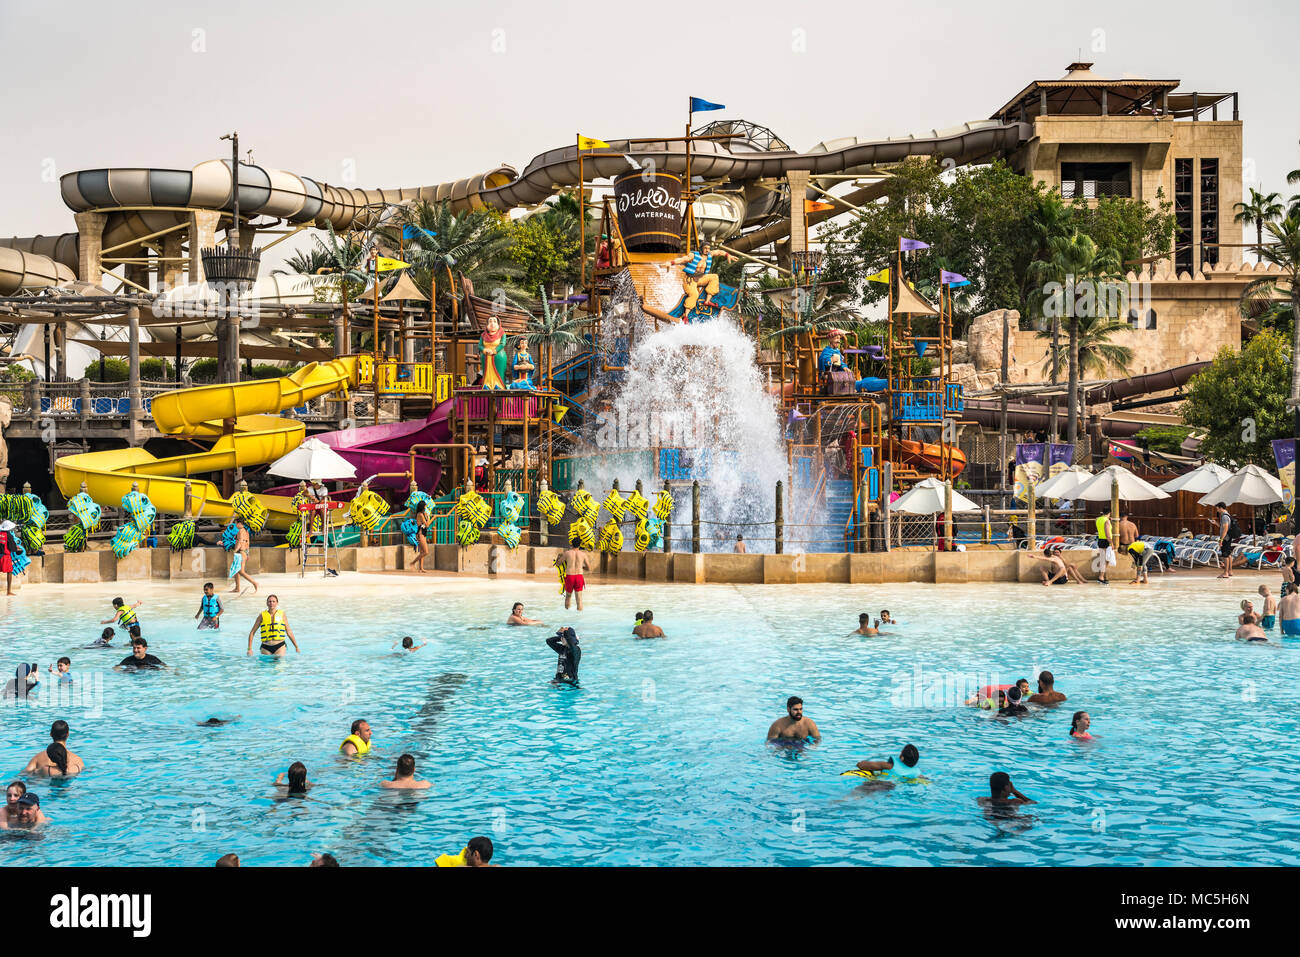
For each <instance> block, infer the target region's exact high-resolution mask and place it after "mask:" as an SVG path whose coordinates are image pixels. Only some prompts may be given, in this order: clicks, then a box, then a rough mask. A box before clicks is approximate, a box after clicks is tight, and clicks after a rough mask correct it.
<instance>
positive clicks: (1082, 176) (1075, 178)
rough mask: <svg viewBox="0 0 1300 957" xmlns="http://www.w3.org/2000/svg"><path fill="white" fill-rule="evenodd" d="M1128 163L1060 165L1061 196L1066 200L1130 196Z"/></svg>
mask: <svg viewBox="0 0 1300 957" xmlns="http://www.w3.org/2000/svg"><path fill="white" fill-rule="evenodd" d="M1130 179H1131V177H1130V167H1129V164H1128V163H1062V164H1061V195H1062V196H1064V197H1065V198H1066V199H1096V198H1098V197H1101V196H1130V195H1132V191H1131V188H1130V185H1129V182H1130Z"/></svg>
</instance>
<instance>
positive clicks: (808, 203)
mask: <svg viewBox="0 0 1300 957" xmlns="http://www.w3.org/2000/svg"><path fill="white" fill-rule="evenodd" d="M834 208H835V204H834V203H819V202H817V201H816V200H812V199H805V200H804V201H803V211H804V212H805V213H820V212H821V211H822V210H826V209H834Z"/></svg>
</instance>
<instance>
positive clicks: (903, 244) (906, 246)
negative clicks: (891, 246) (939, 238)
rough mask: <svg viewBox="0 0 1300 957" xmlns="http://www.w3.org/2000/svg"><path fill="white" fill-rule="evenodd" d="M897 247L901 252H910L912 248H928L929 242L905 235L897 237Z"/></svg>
mask: <svg viewBox="0 0 1300 957" xmlns="http://www.w3.org/2000/svg"><path fill="white" fill-rule="evenodd" d="M898 248H899V249H900V250H902V251H903V252H910V251H911V250H913V249H929V248H930V244H929V243H923V242H921V240H919V239H908V238H907V237H905V236H899V237H898Z"/></svg>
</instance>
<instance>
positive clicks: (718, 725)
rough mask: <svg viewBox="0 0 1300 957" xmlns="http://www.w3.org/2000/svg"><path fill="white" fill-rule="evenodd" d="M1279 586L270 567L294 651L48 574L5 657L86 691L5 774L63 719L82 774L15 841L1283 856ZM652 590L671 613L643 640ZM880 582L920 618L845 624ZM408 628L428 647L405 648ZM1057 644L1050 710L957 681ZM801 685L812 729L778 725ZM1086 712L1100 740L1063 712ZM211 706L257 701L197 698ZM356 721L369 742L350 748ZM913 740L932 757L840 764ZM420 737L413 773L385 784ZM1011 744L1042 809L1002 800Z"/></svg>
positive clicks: (235, 613)
mask: <svg viewBox="0 0 1300 957" xmlns="http://www.w3.org/2000/svg"><path fill="white" fill-rule="evenodd" d="M1262 580H1264V579H1259V580H1255V579H1250V578H1245V577H1243V578H1241V579H1239V581H1238V583H1237V584H1235V585H1231V586H1229V585H1226V584H1225V583H1221V582H1214V581H1206V580H1203V579H1196V580H1193V579H1174V580H1170V581H1161V582H1159V583H1156V584H1153V585H1152V586H1150V587H1149V588H1147V589H1142V590H1139V589H1136V588H1129V587H1128V586H1127V585H1122V586H1121V585H1114V586H1111V587H1110V588H1109V589H1102V588H1101V587H1099V586H1095V585H1089V586H1080V587H1075V586H1071V587H1070V588H1058V589H1053V590H1051V591H1050V592H1048V591H1047V590H1046V589H1043V588H1041V587H1040V586H1035V585H1007V586H955V587H954V586H933V585H919V584H915V585H912V584H908V585H890V586H871V587H861V586H796V587H767V588H762V587H757V586H754V587H728V586H696V587H690V586H680V587H654V586H635V585H607V586H602V585H599V584H597V585H594V586H593V587H592V589H591V590H590V591H589V593H588V595H589V598H590V604H589V607H588V609H587V610H586V611H585V612H583V613H582V614H581V615H580V616H579V615H578V614H576V613H569V614H567V615H566V614H565V613H564V612H563V610H562V608H561V603H560V600H559V599H558V597H557V596H556V595H555V589H554V587H553V585H552V584H550V583H549V582H545V583H535V582H531V581H530V582H527V583H511V582H502V583H492V584H485V583H478V584H475V585H465V584H461V583H459V582H451V583H449V584H448V583H437V584H434V583H431V582H430V583H418V584H417V583H415V582H414V581H413V580H411V579H403V578H385V579H376V578H373V577H372V578H370V579H368V580H366V581H365V582H360V583H355V584H349V583H348V581H347V580H346V579H345V580H344V581H343V582H342V583H340V584H339V585H336V586H331V587H330V589H329V591H325V590H324V589H322V588H321V587H320V586H319V585H318V586H316V587H315V588H314V590H311V591H307V590H303V589H302V588H301V586H298V585H297V582H296V580H294V582H293V583H289V582H285V583H284V584H283V585H281V584H280V583H276V585H275V587H276V588H277V590H278V591H279V593H280V595H281V597H282V599H283V607H285V609H286V610H287V612H288V614H289V617H290V621H291V623H292V624H293V626H294V630H295V632H296V634H297V635H298V637H299V640H300V642H301V643H302V646H303V654H302V655H300V656H291V657H290V658H289V659H287V660H284V661H281V662H278V663H272V662H269V661H264V660H261V659H258V658H251V659H250V658H246V657H245V656H244V647H245V640H246V636H247V633H248V626H249V625H250V624H251V621H252V618H253V615H254V613H255V612H256V611H257V610H258V608H259V607H260V604H259V603H257V602H256V601H255V600H254V599H252V598H245V599H241V600H239V601H237V602H235V603H233V604H232V605H230V606H229V607H230V609H231V612H230V615H229V616H228V619H229V620H228V624H227V628H226V629H225V630H223V631H222V632H220V633H213V632H209V631H203V632H198V631H195V630H194V623H193V620H192V615H193V613H194V610H195V608H196V606H197V600H198V592H197V590H196V589H192V588H189V587H186V586H170V587H167V588H163V587H162V586H148V587H143V586H142V587H141V588H139V589H132V588H131V587H130V586H127V585H121V586H118V585H86V586H76V587H66V586H65V587H63V588H61V589H45V590H40V589H36V588H32V589H29V590H27V591H26V592H25V593H24V594H23V595H22V596H21V598H19V599H16V600H11V601H10V602H8V603H7V604H6V605H4V606H2V608H0V610H2V611H3V618H2V619H0V647H3V648H4V650H5V652H6V654H5V656H4V658H5V660H6V661H7V662H8V664H6V666H5V669H6V671H7V672H8V673H9V674H12V668H13V667H14V666H15V665H16V664H17V663H18V662H19V661H20V660H27V661H37V662H39V663H40V664H41V667H42V670H44V668H45V665H46V664H47V663H49V662H52V661H54V660H55V659H56V658H57V657H59V656H60V655H63V654H68V655H70V656H71V657H72V659H73V663H74V673H75V674H76V675H77V676H78V683H79V684H80V685H81V687H82V688H83V689H87V688H88V689H90V691H91V693H90V695H89V696H87V695H85V693H84V691H83V694H82V696H81V698H79V699H78V700H76V701H68V702H65V703H64V704H62V705H53V706H51V705H47V704H33V705H28V706H26V707H16V706H9V707H6V708H5V709H3V711H0V715H2V720H3V722H4V727H5V734H4V736H3V743H0V769H2V771H3V776H4V778H5V781H6V782H7V781H9V780H13V779H14V778H15V777H16V776H18V774H19V772H21V770H22V768H23V766H24V765H25V763H26V761H27V759H28V758H29V757H30V756H31V755H32V754H34V753H35V752H36V751H37V750H38V749H40V748H42V747H43V746H44V745H45V744H47V743H48V741H49V738H48V728H49V725H50V722H51V721H53V720H54V719H55V718H56V717H64V718H66V719H67V720H68V721H69V722H70V724H71V725H72V729H73V731H72V734H73V736H72V740H71V744H72V748H73V750H74V751H76V752H77V753H79V754H80V755H81V756H82V757H83V758H84V759H85V762H86V765H87V768H88V770H87V772H86V773H84V774H82V775H81V776H79V777H77V778H73V779H70V780H67V781H55V782H50V781H48V780H44V779H38V778H33V779H29V780H28V783H29V785H30V786H31V787H32V788H33V790H35V791H37V792H38V793H39V794H40V796H41V799H42V807H43V809H44V811H45V813H46V814H47V815H48V816H49V817H50V818H51V824H50V825H49V826H48V827H47V828H46V829H45V831H44V832H43V833H42V834H40V835H16V834H5V833H4V832H0V863H2V864H5V865H21V864H33V865H35V864H78V865H79V864H89V865H95V864H128V865H137V864H164V865H176V864H180V865H201V866H209V865H211V863H212V862H213V861H214V860H215V859H216V858H217V857H218V856H220V855H221V854H224V853H226V852H230V851H234V852H236V853H238V854H239V855H240V856H241V858H242V859H243V860H244V862H245V863H246V864H250V865H258V864H261V865H301V864H305V863H307V862H308V861H309V860H310V855H311V852H313V851H328V852H330V853H333V854H334V855H335V856H336V857H338V858H339V860H340V861H341V862H343V863H344V864H345V865H351V864H382V865H401V864H407V865H422V864H430V863H432V861H433V859H434V857H436V856H437V855H438V854H441V853H446V852H449V851H451V852H454V851H456V850H458V849H459V848H460V847H461V846H462V845H463V844H464V841H465V839H466V838H468V837H470V836H472V835H474V834H486V835H488V836H489V837H491V838H492V839H493V841H494V842H495V843H496V846H497V848H498V855H499V856H498V860H499V861H500V862H501V863H503V864H509V865H522V864H658V865H668V864H717V865H722V864H745V865H766V864H847V863H856V864H917V865H920V864H1030V863H1043V864H1076V865H1078V864H1119V865H1138V864H1192V865H1199V864H1297V863H1300V801H1298V800H1297V798H1298V797H1300V785H1298V784H1297V779H1296V775H1295V773H1294V768H1295V760H1294V755H1295V742H1296V740H1297V735H1298V733H1300V721H1298V720H1297V716H1296V715H1297V708H1296V701H1295V698H1296V687H1297V682H1296V678H1297V673H1298V672H1300V649H1293V648H1286V647H1281V646H1267V647H1259V646H1248V645H1244V644H1242V643H1239V642H1236V641H1234V640H1232V630H1233V628H1234V627H1235V626H1234V624H1233V616H1234V614H1235V606H1236V602H1237V601H1238V600H1240V598H1242V597H1246V596H1248V595H1249V594H1250V593H1251V592H1252V591H1253V590H1254V588H1255V586H1256V585H1257V584H1259V581H1262ZM354 581H355V579H354ZM1269 581H1271V579H1269ZM119 593H121V594H125V595H126V597H127V598H128V600H133V598H134V597H141V596H143V597H145V598H146V604H145V605H144V606H143V607H142V608H141V609H140V616H141V619H142V621H143V623H144V627H145V634H146V636H147V637H148V638H149V639H150V646H151V647H150V650H151V651H152V652H154V653H156V654H157V655H158V656H159V657H161V658H162V659H163V660H164V661H166V662H167V663H168V664H169V665H171V666H172V668H171V670H169V671H166V672H161V673H147V674H120V673H114V672H112V671H111V670H108V669H109V668H110V666H111V664H112V663H115V662H116V661H117V660H118V659H119V658H120V657H121V656H122V655H124V654H125V653H126V651H124V650H114V651H113V652H108V651H100V650H84V649H82V650H79V646H81V645H84V644H87V643H89V642H90V641H91V640H92V639H93V638H94V637H95V636H96V635H97V634H98V632H99V630H100V629H99V626H98V625H97V624H96V622H98V620H99V619H101V618H103V617H107V608H108V601H109V599H110V598H111V597H112V596H113V595H115V594H119ZM516 597H517V598H519V599H520V600H523V601H525V602H527V604H528V611H529V613H530V614H532V615H534V616H535V617H541V618H543V619H544V620H546V621H547V623H548V624H550V625H552V626H556V625H559V624H561V623H573V624H575V625H576V626H577V628H578V630H579V633H580V634H581V636H582V638H583V649H584V657H583V661H582V669H581V687H580V688H576V689H575V688H567V687H560V688H556V687H552V686H551V685H550V684H549V680H550V678H551V676H552V675H553V673H554V667H555V656H554V654H552V653H551V652H550V651H549V649H547V647H546V646H545V644H544V639H545V637H546V635H548V634H550V633H551V631H553V627H552V628H551V629H537V628H508V627H506V626H504V625H503V624H501V622H503V621H504V620H505V617H506V614H507V613H508V610H509V605H510V603H511V601H512V600H513V599H515V598H516ZM1049 599H1050V602H1049ZM644 607H651V608H653V609H654V611H655V613H656V620H657V621H658V623H660V624H661V625H662V627H663V628H664V629H665V630H666V631H667V633H668V636H669V637H668V638H667V639H665V640H661V641H646V642H640V641H633V640H632V638H631V636H630V628H631V625H632V617H633V613H634V610H635V609H638V608H644ZM881 607H888V608H889V609H890V610H891V611H892V612H893V613H894V614H895V616H896V617H898V618H899V619H900V620H901V621H902V625H900V626H899V627H898V628H896V629H894V630H893V631H892V632H890V633H889V634H888V635H886V636H885V637H882V638H859V637H842V636H843V635H845V634H846V633H847V632H849V631H850V630H851V629H852V628H854V627H855V626H856V620H857V613H858V612H859V611H860V610H870V611H872V612H873V613H874V612H877V611H879V609H880V608H881ZM403 634H413V635H416V636H418V637H422V638H425V639H427V640H428V642H429V644H428V646H427V647H425V648H424V649H422V650H421V651H418V652H416V653H414V654H409V655H405V656H401V655H398V654H394V653H392V652H391V651H390V650H389V648H390V644H391V642H392V641H393V640H395V639H396V638H398V637H400V636H401V635H403ZM1041 668H1048V669H1050V670H1052V671H1054V672H1055V673H1056V675H1057V685H1058V688H1059V689H1060V690H1062V691H1064V692H1065V693H1066V694H1067V695H1069V701H1068V702H1067V703H1066V704H1064V705H1062V706H1061V707H1060V708H1059V709H1057V710H1054V711H1046V710H1045V711H1041V712H1037V713H1035V714H1033V715H1032V716H1030V717H1028V718H1025V719H1021V720H1019V721H1014V722H1002V721H999V720H996V719H994V718H991V717H990V716H989V715H987V714H983V713H979V712H977V711H976V710H975V709H973V708H968V707H963V706H962V705H960V704H959V703H957V699H960V697H961V695H962V692H963V690H964V688H965V686H968V685H970V684H972V683H974V682H980V683H982V682H983V680H986V679H987V678H988V677H990V676H993V675H996V676H997V677H998V678H1000V680H1001V681H1003V682H1010V681H1013V680H1015V679H1016V678H1019V677H1022V676H1024V677H1029V678H1031V680H1032V678H1033V676H1034V675H1035V674H1036V672H1037V671H1038V670H1039V669H1041ZM791 694H798V695H801V696H802V697H803V698H804V699H805V702H806V705H805V707H806V710H807V713H808V714H809V715H810V716H812V717H813V718H814V719H815V720H816V721H817V723H818V724H819V725H820V727H821V730H822V733H823V735H824V741H823V743H822V745H821V746H820V747H809V748H807V749H804V750H802V751H786V750H777V749H774V748H771V747H769V746H767V745H766V744H764V741H763V739H764V736H765V732H766V729H767V727H768V725H769V724H770V723H771V722H772V721H773V720H774V719H775V718H777V717H779V716H780V715H781V714H782V713H783V709H784V702H785V699H786V697H787V696H788V695H791ZM1075 709H1086V710H1088V711H1089V712H1090V714H1091V715H1092V720H1093V727H1092V730H1093V732H1094V733H1095V734H1097V735H1099V736H1100V737H1099V740H1097V741H1096V742H1095V743H1093V744H1091V745H1084V744H1079V743H1077V742H1074V741H1072V740H1070V739H1069V738H1068V737H1067V732H1068V728H1069V720H1070V714H1071V712H1072V711H1073V710H1075ZM214 715H215V716H218V717H232V716H235V715H238V716H239V718H238V720H237V721H236V722H235V723H234V724H231V725H228V726H225V727H221V728H212V729H210V728H200V727H197V726H196V722H198V721H201V720H203V719H205V718H207V717H209V716H214ZM357 717H364V718H367V719H368V720H369V721H370V723H371V724H372V726H373V727H374V734H375V739H374V745H375V751H374V752H373V753H372V754H371V755H370V756H369V757H367V758H365V759H362V760H344V759H341V758H340V757H339V756H338V753H337V748H338V744H339V742H340V741H341V740H342V738H343V737H344V735H346V734H347V730H348V725H349V724H350V722H351V721H352V720H353V719H354V718H357ZM907 742H911V743H913V744H915V745H916V746H917V747H918V748H919V749H920V752H921V767H922V769H923V770H924V771H925V773H926V774H927V775H928V776H929V778H930V779H931V783H930V784H928V785H900V786H898V787H895V788H893V789H892V790H877V791H868V790H864V789H863V788H861V787H859V786H858V784H860V782H855V781H854V780H852V779H847V778H841V777H839V772H840V771H842V770H845V769H847V768H850V767H852V766H853V764H854V763H855V762H856V761H858V760H859V759H862V758H868V757H877V758H883V757H885V756H886V755H888V754H896V753H897V751H898V750H899V748H900V747H901V746H902V745H903V744H904V743H907ZM402 751H410V752H412V753H414V754H415V755H416V757H417V760H418V772H419V774H420V775H421V776H423V777H427V778H429V779H430V780H431V781H432V782H433V787H432V789H430V790H429V791H428V792H425V793H423V794H421V795H414V796H413V795H412V794H411V793H409V792H408V793H401V792H385V791H383V790H381V789H380V788H379V787H378V782H379V780H380V778H381V777H388V776H390V775H391V774H392V768H393V764H394V762H395V759H396V757H397V755H398V754H399V753H401V752H402ZM293 760H301V761H303V762H304V763H305V764H306V765H307V767H308V769H309V773H310V777H311V779H312V780H314V781H316V782H317V787H316V788H315V789H314V790H313V791H312V792H311V799H310V800H301V799H294V800H276V793H275V791H274V790H273V788H272V787H271V782H272V780H273V779H274V777H275V775H276V774H277V773H278V772H280V771H282V770H284V769H285V768H286V767H287V765H288V764H289V763H290V762H291V761H293ZM994 770H1005V771H1007V772H1009V773H1010V774H1011V775H1012V778H1013V780H1014V782H1015V783H1016V785H1017V787H1018V788H1019V789H1020V790H1021V791H1023V792H1025V793H1027V794H1028V795H1029V796H1031V797H1034V798H1037V799H1038V800H1039V802H1040V803H1038V804H1037V805H1033V806H1031V807H1029V808H1027V809H1026V811H1025V812H1024V813H1019V814H1014V815H1009V816H1006V817H997V816H991V815H990V814H988V813H986V812H985V811H984V810H983V809H981V808H980V807H979V806H977V803H976V799H977V798H978V797H979V796H980V795H982V794H985V793H987V780H988V775H989V773H990V772H991V771H994Z"/></svg>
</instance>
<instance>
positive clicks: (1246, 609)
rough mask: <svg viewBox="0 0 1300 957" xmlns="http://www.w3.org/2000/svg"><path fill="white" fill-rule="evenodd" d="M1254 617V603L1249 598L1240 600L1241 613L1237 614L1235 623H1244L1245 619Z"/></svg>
mask: <svg viewBox="0 0 1300 957" xmlns="http://www.w3.org/2000/svg"><path fill="white" fill-rule="evenodd" d="M1254 617H1255V603H1254V602H1252V601H1251V600H1250V599H1249V598H1243V599H1242V600H1241V614H1240V615H1238V616H1237V624H1239V625H1244V624H1245V623H1246V619H1248V618H1254Z"/></svg>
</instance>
